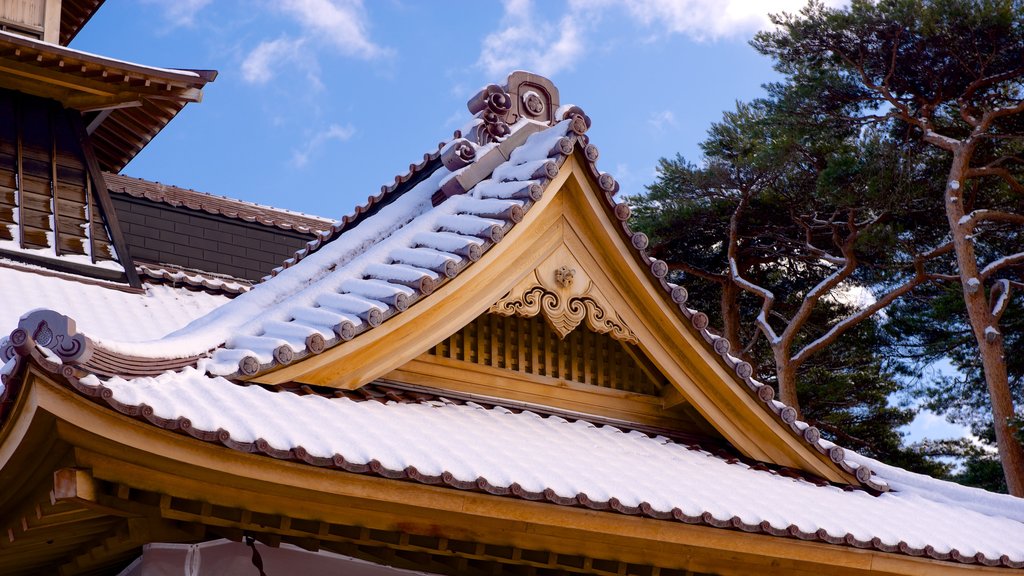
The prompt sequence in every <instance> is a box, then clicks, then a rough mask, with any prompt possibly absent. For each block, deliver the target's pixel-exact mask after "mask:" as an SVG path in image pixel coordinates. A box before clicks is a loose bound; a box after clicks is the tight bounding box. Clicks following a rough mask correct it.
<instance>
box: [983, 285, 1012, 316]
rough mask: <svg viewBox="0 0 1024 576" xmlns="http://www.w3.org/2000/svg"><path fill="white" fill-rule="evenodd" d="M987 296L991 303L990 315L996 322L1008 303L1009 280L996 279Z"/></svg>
mask: <svg viewBox="0 0 1024 576" xmlns="http://www.w3.org/2000/svg"><path fill="white" fill-rule="evenodd" d="M988 298H989V302H990V303H991V304H992V316H993V317H994V318H995V321H996V323H997V324H998V323H999V319H1000V318H1002V317H1003V312H1006V309H1007V307H1009V305H1010V281H1009V280H1005V279H1002V280H996V281H995V283H994V284H993V285H992V290H991V291H990V292H989V295H988Z"/></svg>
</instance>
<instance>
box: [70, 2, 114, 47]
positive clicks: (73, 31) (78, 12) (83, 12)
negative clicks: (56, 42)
mask: <svg viewBox="0 0 1024 576" xmlns="http://www.w3.org/2000/svg"><path fill="white" fill-rule="evenodd" d="M103 2H104V0H63V1H62V2H61V5H60V43H61V45H62V46H67V45H68V44H70V43H71V41H72V40H74V39H75V36H77V35H78V33H79V32H81V31H82V28H84V27H85V25H86V24H88V23H89V20H91V19H92V17H93V16H94V15H95V14H96V12H97V11H98V10H99V9H100V7H102V6H103Z"/></svg>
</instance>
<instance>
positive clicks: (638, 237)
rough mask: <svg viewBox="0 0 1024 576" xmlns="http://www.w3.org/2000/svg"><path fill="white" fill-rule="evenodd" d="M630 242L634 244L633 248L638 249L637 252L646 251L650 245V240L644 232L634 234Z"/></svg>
mask: <svg viewBox="0 0 1024 576" xmlns="http://www.w3.org/2000/svg"><path fill="white" fill-rule="evenodd" d="M630 241H631V242H632V243H633V248H636V249H637V250H645V249H646V248H647V246H648V243H649V240H648V239H647V234H644V233H643V232H637V233H636V234H633V236H632V238H630Z"/></svg>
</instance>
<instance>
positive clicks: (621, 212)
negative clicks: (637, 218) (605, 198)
mask: <svg viewBox="0 0 1024 576" xmlns="http://www.w3.org/2000/svg"><path fill="white" fill-rule="evenodd" d="M631 213H632V209H630V207H629V204H626V203H625V202H619V203H618V204H616V205H615V218H616V219H618V220H619V221H621V222H625V221H626V220H629V216H630V214H631Z"/></svg>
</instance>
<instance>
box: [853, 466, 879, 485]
mask: <svg viewBox="0 0 1024 576" xmlns="http://www.w3.org/2000/svg"><path fill="white" fill-rule="evenodd" d="M854 475H855V476H856V477H857V480H859V481H860V482H863V483H864V484H867V483H869V482H871V477H872V476H873V475H874V472H872V471H871V468H868V467H867V466H864V465H863V464H861V465H860V467H859V468H857V471H856V472H854Z"/></svg>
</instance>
